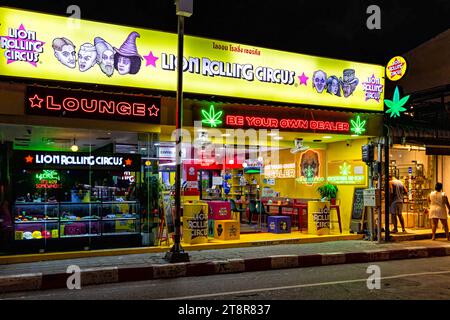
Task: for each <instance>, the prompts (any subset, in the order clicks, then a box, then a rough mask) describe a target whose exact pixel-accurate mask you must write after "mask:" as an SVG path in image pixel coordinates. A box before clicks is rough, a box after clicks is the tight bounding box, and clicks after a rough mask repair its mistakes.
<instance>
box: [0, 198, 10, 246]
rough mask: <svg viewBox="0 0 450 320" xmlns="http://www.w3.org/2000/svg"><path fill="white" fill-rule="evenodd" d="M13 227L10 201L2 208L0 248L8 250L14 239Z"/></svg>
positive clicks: (0, 212)
mask: <svg viewBox="0 0 450 320" xmlns="http://www.w3.org/2000/svg"><path fill="white" fill-rule="evenodd" d="M12 234H13V225H12V218H11V211H10V210H9V202H8V200H4V201H3V202H2V204H1V206H0V248H6V247H7V246H8V244H9V241H10V240H11V239H12Z"/></svg>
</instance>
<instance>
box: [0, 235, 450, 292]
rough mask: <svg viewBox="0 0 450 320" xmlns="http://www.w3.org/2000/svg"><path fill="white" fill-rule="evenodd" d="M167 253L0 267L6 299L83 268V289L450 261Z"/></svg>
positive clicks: (368, 255)
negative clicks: (175, 256)
mask: <svg viewBox="0 0 450 320" xmlns="http://www.w3.org/2000/svg"><path fill="white" fill-rule="evenodd" d="M164 255H165V253H152V254H127V255H119V256H107V257H90V258H79V259H65V260H54V261H41V262H30V263H18V264H9V265H1V266H0V293H6V292H12V291H26V290H45V289H56V288H66V286H67V285H66V281H67V279H68V277H69V276H70V275H72V274H69V273H66V270H67V267H68V266H70V265H76V266H78V267H80V268H81V285H82V286H85V285H94V284H105V283H114V282H128V281H143V280H152V279H163V278H176V277H185V276H203V275H213V274H223V273H234V272H251V271H264V270H272V269H282V268H301V267H313V266H323V265H330V264H344V263H366V262H376V261H387V260H396V259H414V258H426V257H437V256H448V255H450V242H448V241H446V240H444V239H440V238H438V239H437V240H436V241H431V240H418V241H402V242H391V243H380V244H378V243H376V242H369V241H364V240H355V241H352V240H347V241H333V242H322V243H307V244H288V245H273V246H261V247H246V248H233V249H220V250H217V249H216V250H202V251H191V252H189V256H190V262H188V263H175V264H169V263H167V261H165V260H164Z"/></svg>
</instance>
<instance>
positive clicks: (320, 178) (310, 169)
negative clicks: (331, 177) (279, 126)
mask: <svg viewBox="0 0 450 320" xmlns="http://www.w3.org/2000/svg"><path fill="white" fill-rule="evenodd" d="M324 159H325V152H324V150H320V149H309V150H306V151H304V152H302V153H297V154H295V164H296V176H297V178H296V182H297V183H300V184H303V185H307V186H313V185H316V184H320V183H323V182H324V181H325V168H324V164H325V161H324Z"/></svg>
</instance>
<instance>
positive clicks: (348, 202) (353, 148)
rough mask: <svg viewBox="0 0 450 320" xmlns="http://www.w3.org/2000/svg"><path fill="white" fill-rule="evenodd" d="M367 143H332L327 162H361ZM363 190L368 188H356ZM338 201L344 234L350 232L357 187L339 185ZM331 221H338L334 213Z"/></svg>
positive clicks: (354, 141) (329, 146)
mask: <svg viewBox="0 0 450 320" xmlns="http://www.w3.org/2000/svg"><path fill="white" fill-rule="evenodd" d="M366 143H367V139H358V140H352V141H351V143H350V144H349V145H347V143H346V142H335V143H330V144H329V145H328V148H327V162H330V161H338V160H359V161H361V148H362V146H363V145H364V144H366ZM356 187H357V188H363V187H366V186H362V185H361V186H356ZM338 188H339V191H338V195H337V197H338V200H340V211H341V223H342V230H343V232H344V233H347V232H349V230H350V221H351V212H352V207H353V193H354V190H355V186H349V185H338ZM331 220H337V218H336V216H335V214H334V213H333V212H332V214H331Z"/></svg>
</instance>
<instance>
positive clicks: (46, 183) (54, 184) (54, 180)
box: [35, 170, 61, 189]
mask: <svg viewBox="0 0 450 320" xmlns="http://www.w3.org/2000/svg"><path fill="white" fill-rule="evenodd" d="M35 177H36V188H38V189H58V188H61V184H60V183H59V181H60V180H61V178H60V176H59V173H58V172H57V171H56V170H43V171H42V172H41V173H36V176H35Z"/></svg>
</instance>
